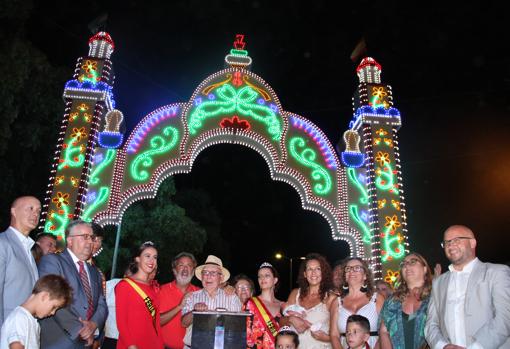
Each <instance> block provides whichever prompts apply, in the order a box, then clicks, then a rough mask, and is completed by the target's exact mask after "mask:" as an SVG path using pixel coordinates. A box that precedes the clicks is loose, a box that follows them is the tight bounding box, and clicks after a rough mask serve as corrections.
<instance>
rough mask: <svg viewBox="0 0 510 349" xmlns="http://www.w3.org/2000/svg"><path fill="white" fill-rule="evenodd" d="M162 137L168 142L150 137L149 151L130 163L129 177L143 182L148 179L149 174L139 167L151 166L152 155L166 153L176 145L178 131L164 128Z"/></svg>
mask: <svg viewBox="0 0 510 349" xmlns="http://www.w3.org/2000/svg"><path fill="white" fill-rule="evenodd" d="M162 135H164V136H166V137H167V138H168V140H167V139H165V138H163V136H161V135H158V136H154V137H152V138H151V140H150V142H149V143H150V146H151V150H147V151H145V152H144V153H142V154H140V155H138V156H137V157H136V158H135V159H134V160H133V162H132V163H131V176H132V177H133V178H134V179H135V180H137V181H144V180H146V179H147V178H149V172H147V171H146V170H140V169H139V166H141V167H145V168H148V167H150V166H152V163H153V159H152V156H153V155H156V154H163V153H166V152H167V151H169V150H171V149H172V148H173V147H175V145H176V144H177V141H178V139H179V131H178V130H177V129H176V128H175V127H172V126H167V127H165V128H164V129H163V132H162ZM167 141H168V142H167Z"/></svg>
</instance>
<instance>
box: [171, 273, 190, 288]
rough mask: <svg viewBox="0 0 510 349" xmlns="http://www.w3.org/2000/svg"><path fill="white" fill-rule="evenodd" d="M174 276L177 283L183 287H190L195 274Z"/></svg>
mask: <svg viewBox="0 0 510 349" xmlns="http://www.w3.org/2000/svg"><path fill="white" fill-rule="evenodd" d="M174 275H175V282H176V283H177V284H178V285H181V286H183V285H188V284H189V283H190V282H191V279H193V274H191V275H189V276H182V275H179V274H174Z"/></svg>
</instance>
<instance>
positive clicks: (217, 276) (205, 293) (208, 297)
mask: <svg viewBox="0 0 510 349" xmlns="http://www.w3.org/2000/svg"><path fill="white" fill-rule="evenodd" d="M195 276H196V277H197V279H199V280H200V281H202V287H203V289H201V290H200V291H195V292H193V293H191V295H189V296H188V297H187V298H186V302H185V305H184V307H183V308H182V319H181V323H182V326H184V327H186V335H185V337H184V344H185V348H190V347H191V331H192V329H191V327H192V326H191V324H192V323H193V313H192V312H193V311H214V310H216V309H219V308H220V309H222V310H227V311H232V312H235V311H241V308H242V305H241V301H240V300H239V298H238V297H237V296H236V295H235V294H230V295H229V294H227V293H225V291H224V290H223V289H222V288H221V285H222V284H223V283H224V282H226V281H227V280H228V279H229V278H230V272H229V271H228V270H227V269H226V268H224V267H223V263H222V261H221V259H219V258H218V257H216V256H213V255H209V256H208V257H207V260H206V261H205V263H204V264H203V265H200V266H198V267H197V268H196V269H195Z"/></svg>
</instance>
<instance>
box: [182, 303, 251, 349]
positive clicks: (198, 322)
mask: <svg viewBox="0 0 510 349" xmlns="http://www.w3.org/2000/svg"><path fill="white" fill-rule="evenodd" d="M247 316H251V314H250V313H247V312H239V313H234V312H227V311H194V312H193V331H192V335H191V348H192V349H246V317H247Z"/></svg>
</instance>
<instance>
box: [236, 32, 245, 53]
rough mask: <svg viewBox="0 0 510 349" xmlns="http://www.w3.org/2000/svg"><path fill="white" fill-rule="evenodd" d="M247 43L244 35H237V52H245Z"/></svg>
mask: <svg viewBox="0 0 510 349" xmlns="http://www.w3.org/2000/svg"><path fill="white" fill-rule="evenodd" d="M244 46H246V43H245V42H244V34H236V40H235V41H234V48H235V49H236V50H244Z"/></svg>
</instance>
